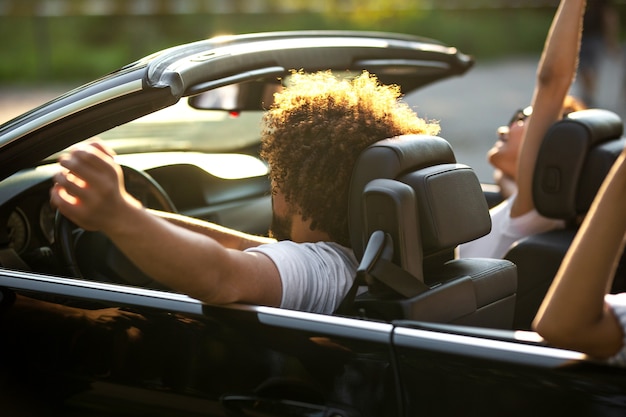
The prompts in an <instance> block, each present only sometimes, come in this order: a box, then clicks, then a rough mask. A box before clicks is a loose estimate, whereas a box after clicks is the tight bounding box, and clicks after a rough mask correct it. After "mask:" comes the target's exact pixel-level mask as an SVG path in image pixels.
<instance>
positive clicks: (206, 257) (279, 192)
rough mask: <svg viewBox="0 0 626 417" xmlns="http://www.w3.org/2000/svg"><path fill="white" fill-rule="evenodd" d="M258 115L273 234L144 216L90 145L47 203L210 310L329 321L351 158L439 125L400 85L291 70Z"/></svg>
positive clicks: (341, 263) (74, 157)
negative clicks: (301, 314) (295, 314)
mask: <svg viewBox="0 0 626 417" xmlns="http://www.w3.org/2000/svg"><path fill="white" fill-rule="evenodd" d="M290 81H291V83H290V85H289V86H288V87H286V88H285V89H284V90H283V91H281V92H280V93H277V94H276V95H275V102H274V104H273V105H272V107H271V108H270V109H269V110H268V111H267V113H266V115H265V117H264V128H263V132H262V151H261V156H262V157H263V158H264V159H265V160H266V161H267V162H268V164H269V167H270V180H271V187H272V204H273V212H274V218H273V222H272V226H271V231H270V236H271V237H272V238H264V237H258V236H251V235H247V234H243V233H240V232H237V231H234V230H230V229H226V228H223V227H220V226H218V225H215V224H212V223H208V222H202V221H198V220H194V219H190V218H187V217H183V216H178V215H173V214H168V213H160V212H155V211H152V210H146V209H145V208H144V207H142V205H141V204H140V203H139V202H138V201H137V200H135V199H134V198H133V197H132V196H130V195H129V194H128V193H127V192H126V191H125V189H124V184H123V177H122V172H121V169H120V167H119V165H117V164H116V163H115V162H114V159H113V152H112V151H111V150H110V149H108V148H107V147H106V145H105V144H103V143H102V142H98V141H93V142H89V143H87V144H84V145H83V146H79V147H75V148H73V149H72V150H71V151H70V152H68V153H67V154H65V155H64V156H62V157H61V158H60V161H59V162H60V164H61V166H62V167H63V170H62V171H61V172H59V173H58V174H57V176H56V177H55V181H56V184H55V185H54V187H53V188H52V190H51V202H52V204H54V205H55V206H56V207H57V208H58V209H59V210H60V211H61V213H63V214H64V215H65V216H66V217H68V218H69V219H70V220H72V221H73V222H75V223H76V224H78V225H80V226H81V227H83V228H85V229H86V230H99V231H101V232H103V233H104V234H105V235H107V236H108V237H109V238H110V239H111V240H112V241H113V243H115V244H116V245H117V247H118V248H119V249H120V250H122V252H124V253H125V254H126V255H127V256H128V257H129V258H130V259H131V260H132V261H133V262H134V263H135V264H136V265H137V266H138V267H139V268H140V269H142V270H143V271H144V272H145V273H146V274H148V275H150V276H151V277H152V278H154V279H155V280H157V281H159V282H161V283H163V284H165V285H166V286H168V287H170V288H172V289H174V290H176V291H179V292H182V293H186V294H189V295H190V296H192V297H195V298H198V299H200V300H202V301H204V302H207V303H213V304H226V303H233V302H242V303H251V304H260V305H268V306H280V307H283V308H290V309H298V310H304V311H314V312H320V313H332V312H333V311H334V310H335V309H336V308H337V307H338V305H339V303H340V302H341V300H342V299H343V297H344V296H345V294H346V293H347V292H348V290H349V288H350V286H351V285H352V281H353V279H354V276H355V273H356V268H357V260H356V259H355V257H354V254H353V253H352V250H351V249H350V248H349V245H350V243H349V238H348V226H347V219H346V213H347V196H348V186H349V182H350V175H351V172H352V167H353V165H354V162H355V160H356V158H357V156H358V155H359V153H360V152H361V151H362V150H363V149H365V148H366V147H367V146H368V145H370V144H372V143H374V142H377V141H378V140H381V139H385V138H389V137H393V136H396V135H401V134H429V135H433V134H437V133H438V132H439V125H438V124H437V123H435V122H428V121H426V120H424V119H421V118H419V117H417V115H416V114H415V113H414V112H413V111H412V110H411V109H410V108H409V107H408V106H407V105H406V104H404V103H402V102H401V101H399V99H400V90H399V88H398V87H397V86H386V85H382V84H380V83H379V81H378V80H377V78H376V77H375V76H373V75H370V74H368V73H366V72H364V73H363V74H361V75H360V76H358V77H355V78H353V79H351V80H350V79H346V78H338V77H335V76H333V75H332V74H331V73H329V72H318V73H314V74H305V73H301V72H295V73H293V74H292V76H291V80H290Z"/></svg>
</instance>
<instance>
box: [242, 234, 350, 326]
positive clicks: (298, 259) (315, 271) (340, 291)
mask: <svg viewBox="0 0 626 417" xmlns="http://www.w3.org/2000/svg"><path fill="white" fill-rule="evenodd" d="M247 251H249V252H260V253H263V254H265V255H266V256H268V257H269V258H270V259H271V260H272V261H273V262H274V264H275V265H276V268H278V273H279V274H280V280H281V282H282V287H283V292H282V299H281V303H280V307H281V308H287V309H292V310H301V311H310V312H314V313H322V314H332V313H333V312H334V311H335V310H336V309H337V307H338V306H339V304H340V303H341V301H342V300H343V298H344V297H345V295H346V294H347V293H348V291H349V290H350V287H351V286H352V282H353V281H354V277H355V276H356V270H357V267H358V262H357V260H356V258H355V256H354V253H353V252H352V250H351V249H348V248H346V247H343V246H341V245H339V244H337V243H332V242H317V243H295V242H291V241H287V240H286V241H280V242H276V243H268V244H265V245H261V246H257V247H254V248H250V249H247Z"/></svg>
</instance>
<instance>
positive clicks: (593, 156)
mask: <svg viewBox="0 0 626 417" xmlns="http://www.w3.org/2000/svg"><path fill="white" fill-rule="evenodd" d="M622 134H623V124H622V120H621V119H620V117H619V116H618V115H617V114H615V113H613V112H611V111H609V110H603V109H588V110H581V111H578V112H574V113H571V114H570V115H569V116H568V117H566V118H564V119H562V120H560V121H558V122H556V123H555V124H554V125H553V126H552V127H551V128H550V129H549V130H548V132H547V133H546V136H545V138H544V140H543V142H542V145H541V147H540V150H539V154H538V156H537V161H536V166H535V172H534V174H533V200H534V204H535V207H536V209H537V211H538V212H539V213H540V214H542V215H544V216H546V217H550V218H556V219H562V220H565V222H566V224H567V226H566V227H565V229H562V230H554V231H550V232H546V233H541V234H538V235H534V236H529V237H527V238H525V239H522V240H520V241H519V242H516V243H515V244H514V245H513V246H512V247H511V249H509V251H508V253H507V254H506V255H505V259H508V260H510V261H512V262H514V263H515V264H516V265H517V269H518V293H517V302H516V308H515V310H516V311H515V319H514V326H515V328H519V329H530V326H531V322H532V320H533V318H534V316H535V314H536V312H537V309H538V308H539V305H540V304H541V302H542V300H543V298H544V297H545V294H546V292H547V290H548V288H549V286H550V284H551V283H552V280H553V278H554V276H555V274H556V272H557V270H558V268H559V266H560V264H561V261H562V260H563V257H564V256H565V253H566V252H567V249H568V248H569V246H570V244H571V242H572V240H573V238H574V236H575V234H576V231H577V230H578V226H579V224H580V219H581V217H582V216H584V215H585V214H586V213H587V211H588V210H589V207H590V206H591V203H592V201H593V199H594V197H595V195H596V193H597V191H598V189H599V187H600V185H601V184H602V181H603V180H604V178H605V177H606V175H607V174H608V172H609V170H610V169H611V166H612V165H613V163H614V162H615V160H616V159H617V157H618V155H619V154H620V152H621V151H622V149H623V148H624V145H625V144H626V142H625V141H626V140H625V139H624V138H623V137H622ZM620 280H623V278H620V279H617V280H616V285H620Z"/></svg>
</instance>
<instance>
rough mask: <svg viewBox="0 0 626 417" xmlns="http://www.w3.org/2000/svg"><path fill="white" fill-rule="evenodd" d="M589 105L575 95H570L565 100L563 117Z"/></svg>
mask: <svg viewBox="0 0 626 417" xmlns="http://www.w3.org/2000/svg"><path fill="white" fill-rule="evenodd" d="M586 108H587V106H585V103H583V102H582V101H580V100H579V99H577V98H576V97H574V96H571V95H568V96H566V97H565V100H563V117H565V116H567V115H568V114H570V113H573V112H575V111H579V110H585V109H586Z"/></svg>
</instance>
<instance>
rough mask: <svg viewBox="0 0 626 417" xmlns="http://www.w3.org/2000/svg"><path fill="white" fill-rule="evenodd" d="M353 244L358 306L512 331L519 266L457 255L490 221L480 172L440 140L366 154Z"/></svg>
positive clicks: (355, 196) (380, 314) (398, 141)
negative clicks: (360, 285) (362, 287)
mask: <svg viewBox="0 0 626 417" xmlns="http://www.w3.org/2000/svg"><path fill="white" fill-rule="evenodd" d="M349 198H350V202H349V226H350V236H351V241H352V246H353V249H354V252H355V255H356V256H357V259H359V260H360V261H361V265H360V268H359V275H360V277H361V279H362V280H364V281H365V283H366V284H367V286H368V291H367V292H365V293H364V294H360V295H358V296H356V298H355V299H354V307H355V310H358V311H359V312H360V314H363V315H365V316H367V317H371V318H378V319H382V320H386V321H391V320H396V319H412V320H423V321H431V322H440V323H454V324H463V325H473V326H481V327H493V328H505V329H508V328H511V325H512V320H513V308H514V304H515V293H516V284H517V279H516V271H515V265H514V264H513V263H511V262H509V261H506V260H501V259H454V248H455V247H456V246H457V245H458V244H460V243H464V242H467V241H470V240H473V239H476V238H478V237H480V236H483V235H484V234H486V233H488V232H489V230H490V228H491V218H490V216H489V211H488V207H487V203H486V201H485V198H484V196H483V193H482V189H481V186H480V183H479V181H478V179H477V177H476V175H475V173H474V171H473V170H472V169H471V168H470V167H468V166H466V165H461V164H457V163H456V159H455V156H454V153H453V151H452V148H451V147H450V145H449V144H448V142H447V141H445V140H444V139H442V138H440V137H434V136H425V135H407V136H399V137H396V138H391V139H386V140H382V141H380V142H377V143H375V144H374V145H372V146H370V147H368V148H367V149H366V150H365V151H363V152H362V153H361V155H360V157H359V159H358V160H357V162H356V165H355V167H354V171H353V177H352V182H351V188H350V195H349Z"/></svg>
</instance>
